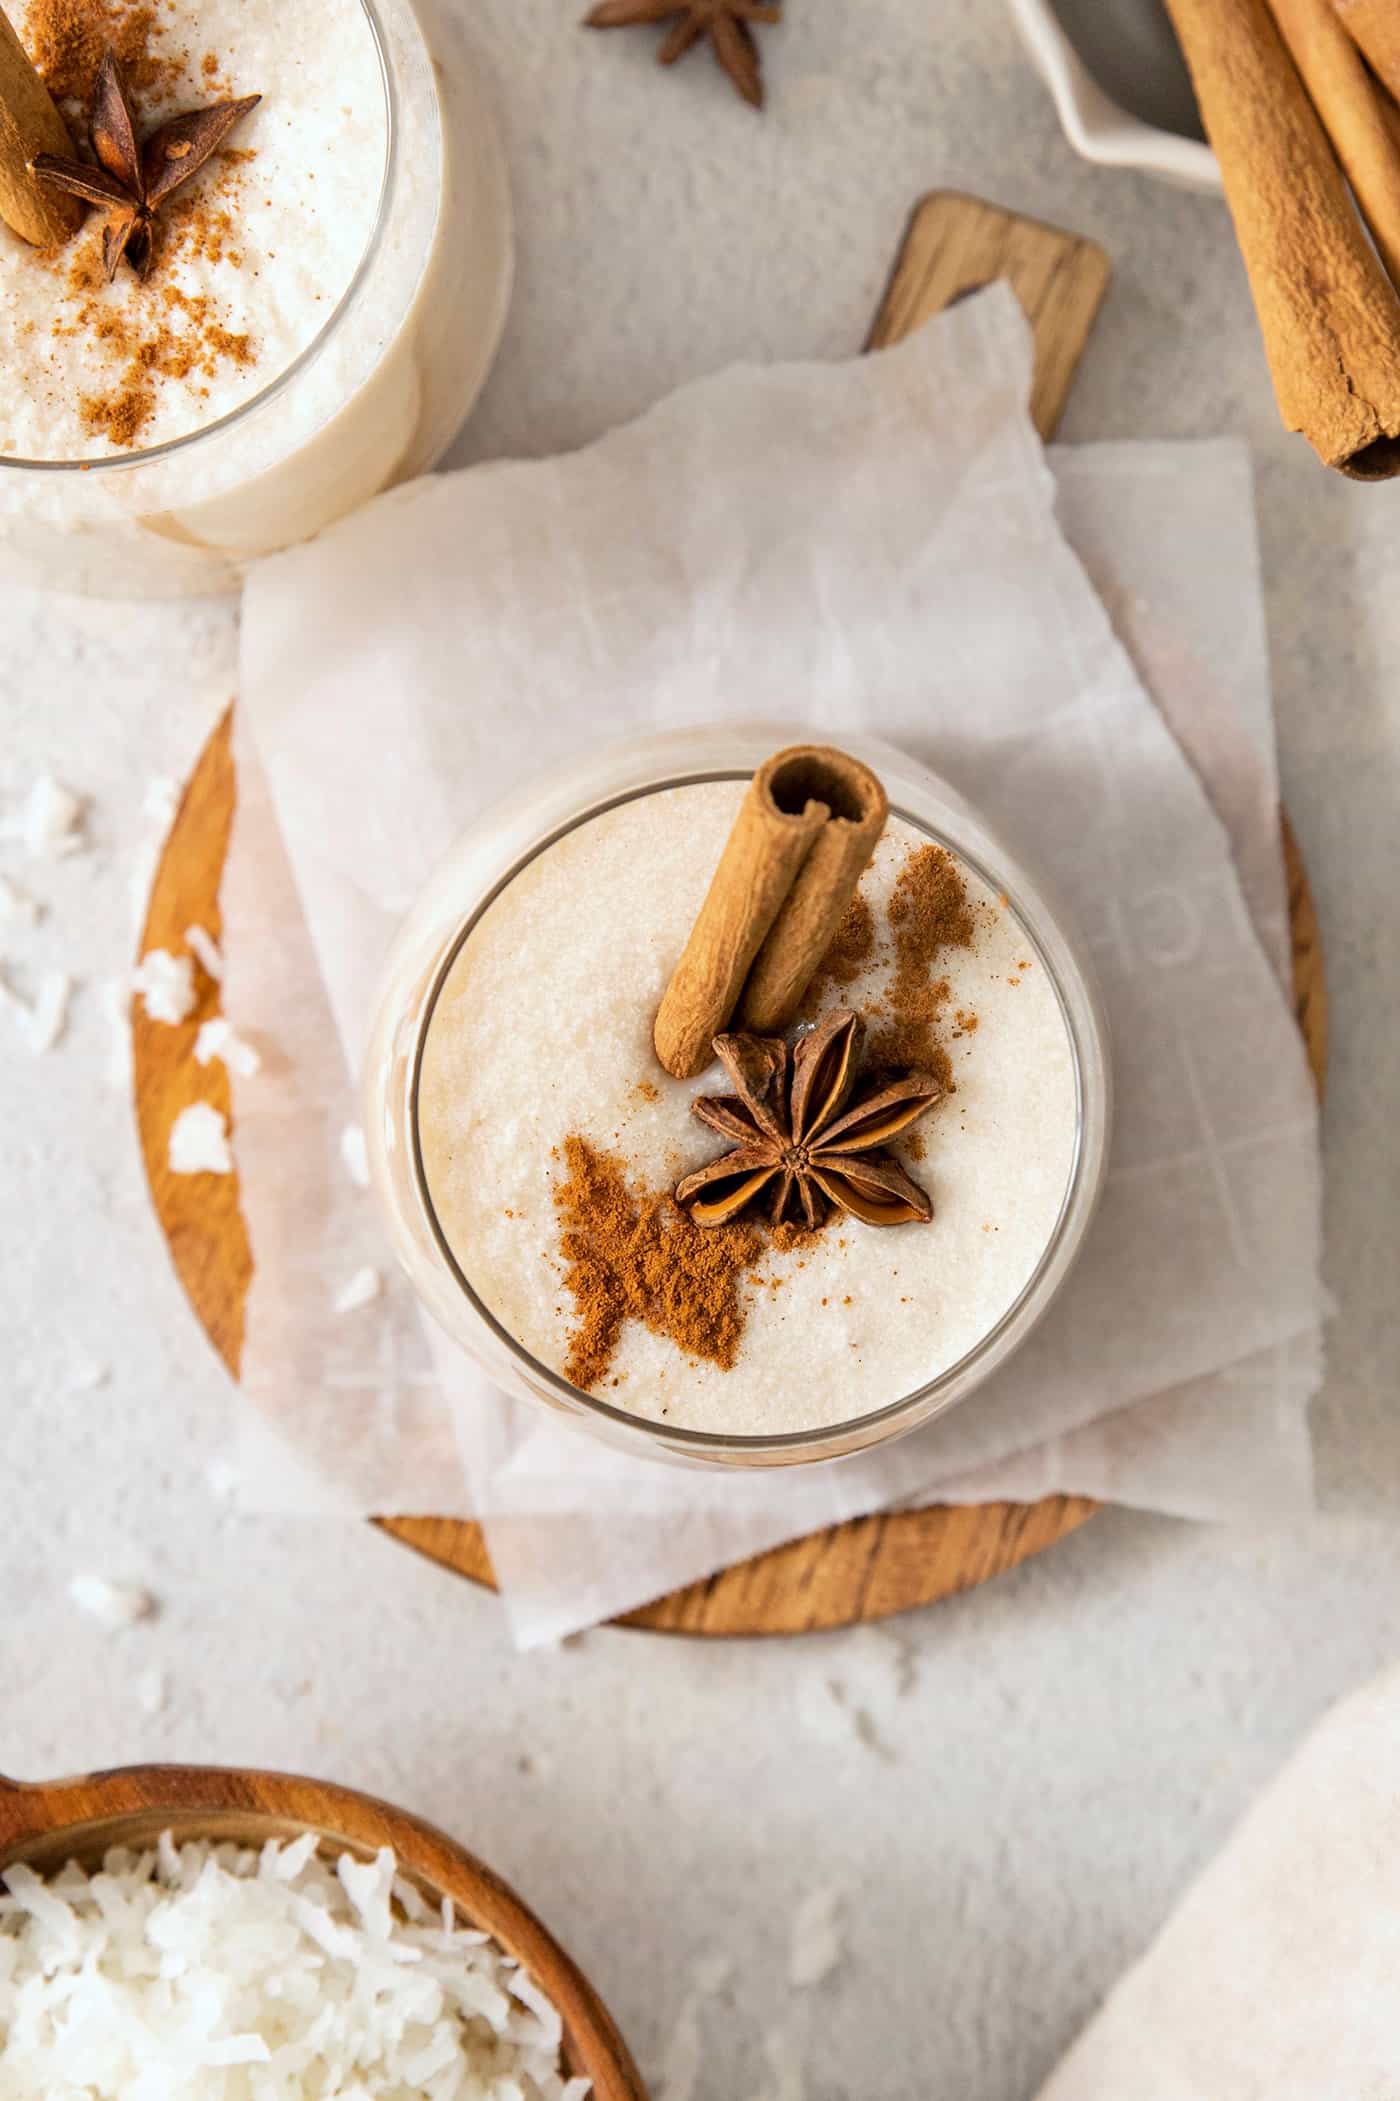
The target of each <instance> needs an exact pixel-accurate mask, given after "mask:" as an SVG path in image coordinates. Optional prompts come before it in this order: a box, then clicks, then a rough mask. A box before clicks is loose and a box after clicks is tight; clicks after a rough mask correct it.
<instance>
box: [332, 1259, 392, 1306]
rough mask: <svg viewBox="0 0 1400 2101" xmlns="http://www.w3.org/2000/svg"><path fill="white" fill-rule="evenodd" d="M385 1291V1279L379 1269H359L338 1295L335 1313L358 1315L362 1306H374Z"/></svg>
mask: <svg viewBox="0 0 1400 2101" xmlns="http://www.w3.org/2000/svg"><path fill="white" fill-rule="evenodd" d="M383 1289H384V1279H383V1277H381V1276H380V1274H379V1271H378V1270H377V1269H357V1270H356V1271H355V1274H354V1276H353V1277H351V1279H350V1281H349V1283H348V1284H344V1285H342V1287H341V1289H340V1290H339V1291H338V1292H337V1293H336V1296H335V1311H336V1312H337V1313H358V1312H359V1310H360V1308H361V1306H370V1305H373V1303H374V1301H375V1300H376V1299H377V1298H378V1296H379V1294H380V1292H381V1291H382V1290H383Z"/></svg>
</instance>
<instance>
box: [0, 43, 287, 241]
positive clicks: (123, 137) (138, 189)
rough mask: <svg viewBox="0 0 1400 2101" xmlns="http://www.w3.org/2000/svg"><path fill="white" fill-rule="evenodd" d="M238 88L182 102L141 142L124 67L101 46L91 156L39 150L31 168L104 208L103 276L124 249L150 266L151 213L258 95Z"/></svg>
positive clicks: (203, 159) (57, 186)
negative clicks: (187, 104) (200, 103)
mask: <svg viewBox="0 0 1400 2101" xmlns="http://www.w3.org/2000/svg"><path fill="white" fill-rule="evenodd" d="M261 100H262V97H261V95H245V96H243V98H242V100H241V101H238V102H213V103H211V104H210V105H209V107H208V108H207V109H191V110H186V111H185V113H184V115H183V116H179V117H172V118H171V119H170V121H169V122H168V123H166V124H162V125H161V126H160V128H159V130H157V131H153V132H152V133H151V136H150V137H149V138H148V139H147V140H146V141H145V143H144V144H143V143H142V142H141V140H140V138H139V137H138V135H137V126H136V111H135V109H134V107H133V106H132V101H131V91H130V89H129V87H128V86H127V81H126V75H125V74H124V73H123V71H122V67H121V61H120V59H119V58H118V57H117V54H116V53H115V51H111V50H109V51H108V52H107V54H106V56H105V57H104V58H103V61H102V71H101V72H100V73H99V75H98V77H97V92H96V95H95V96H94V98H93V105H92V118H91V123H90V128H89V140H90V143H91V145H92V150H93V154H94V155H95V159H96V164H95V165H94V164H93V163H92V162H89V161H79V160H67V159H65V158H64V157H63V156H62V155H61V154H55V153H41V154H39V155H38V156H37V157H36V159H35V161H34V173H35V174H36V175H37V176H38V177H39V179H40V181H41V182H47V183H52V185H53V186H54V188H55V189H59V190H66V191H67V193H68V195H69V196H70V197H80V198H81V199H82V201H83V202H84V204H95V205H96V206H97V207H98V209H99V210H100V211H105V212H106V214H107V224H106V226H105V228H104V229H103V234H102V261H103V265H104V267H105V269H106V272H107V277H108V281H109V282H110V281H111V279H112V278H114V277H115V276H116V274H117V271H118V269H119V268H120V266H121V260H122V257H123V256H125V257H126V259H127V261H128V262H129V263H130V265H131V267H132V269H133V270H134V271H135V272H136V274H137V276H138V277H145V276H146V274H147V273H148V271H149V270H150V267H151V255H152V246H153V244H152V229H153V227H154V225H155V217H156V213H157V212H158V211H159V209H160V207H161V206H162V205H163V204H164V203H165V201H166V199H167V198H168V197H170V196H172V195H173V194H174V192H175V191H176V190H178V189H179V188H180V186H181V184H182V183H186V182H188V181H189V179H190V177H191V176H192V175H197V174H198V173H199V170H200V169H201V168H202V167H203V166H204V164H205V162H206V161H207V160H208V159H209V157H210V155H211V154H213V153H215V152H217V150H218V148H219V147H220V146H221V145H222V144H223V142H224V140H225V139H226V138H227V137H228V135H229V133H230V132H231V131H232V130H233V127H234V125H235V124H238V123H241V122H242V120H243V118H244V117H246V116H247V114H248V112H249V110H251V109H255V108H256V107H257V105H258V103H259V102H261Z"/></svg>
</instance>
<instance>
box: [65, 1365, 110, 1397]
mask: <svg viewBox="0 0 1400 2101" xmlns="http://www.w3.org/2000/svg"><path fill="white" fill-rule="evenodd" d="M109 1376H110V1374H109V1372H108V1368H107V1366H106V1365H105V1364H103V1363H102V1362H101V1360H100V1359H99V1358H96V1357H80V1358H79V1359H78V1361H77V1363H76V1364H75V1365H74V1366H73V1369H72V1370H71V1371H70V1372H69V1374H68V1391H69V1392H70V1393H96V1391H97V1389H98V1387H99V1386H105V1385H106V1383H107V1380H108V1377H109Z"/></svg>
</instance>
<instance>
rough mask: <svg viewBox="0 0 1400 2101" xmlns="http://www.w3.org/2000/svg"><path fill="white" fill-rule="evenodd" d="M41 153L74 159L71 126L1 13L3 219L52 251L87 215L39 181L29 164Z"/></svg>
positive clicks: (0, 193)
mask: <svg viewBox="0 0 1400 2101" xmlns="http://www.w3.org/2000/svg"><path fill="white" fill-rule="evenodd" d="M39 153H57V154H61V155H62V156H63V157H64V158H65V159H68V160H72V159H74V158H75V155H74V152H73V141H72V139H71V138H70V137H69V136H68V126H67V125H66V124H65V123H64V121H63V119H62V117H61V116H60V115H59V113H58V110H57V107H56V106H55V103H54V99H53V97H52V95H50V93H49V91H48V89H47V88H46V87H45V86H44V83H43V81H42V80H41V79H40V77H39V75H38V73H37V72H36V71H35V70H34V67H33V65H32V64H31V62H30V59H29V54H28V52H27V51H26V50H25V48H24V46H23V44H22V43H21V42H20V40H19V38H18V36H17V35H16V34H15V29H14V25H13V23H12V22H11V21H10V18H9V16H8V15H7V14H6V13H5V10H4V8H3V7H0V219H3V220H4V221H5V224H6V225H7V226H9V227H12V228H13V229H14V231H15V232H16V233H17V234H18V235H19V236H20V238H21V240H25V241H28V242H30V243H31V245H32V246H34V247H36V248H48V247H51V246H54V245H56V244H57V243H58V242H60V241H66V240H69V239H70V238H71V237H72V235H73V234H75V233H76V232H77V230H78V227H79V225H80V224H81V222H82V216H83V211H82V206H81V205H80V204H79V203H78V202H77V200H76V198H73V197H65V196H64V195H63V194H62V193H61V192H60V191H57V190H51V189H50V188H49V187H48V186H47V184H45V183H42V182H40V181H38V180H37V178H36V177H35V174H34V171H33V169H32V168H31V166H30V162H31V161H32V160H33V159H34V157H35V155H36V154H39Z"/></svg>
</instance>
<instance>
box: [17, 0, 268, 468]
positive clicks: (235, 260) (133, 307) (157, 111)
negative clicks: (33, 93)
mask: <svg viewBox="0 0 1400 2101" xmlns="http://www.w3.org/2000/svg"><path fill="white" fill-rule="evenodd" d="M165 16H166V11H165V10H163V9H162V8H160V7H159V6H157V5H153V4H147V0H29V6H28V10H27V12H26V15H25V20H24V33H25V41H26V44H27V46H28V49H29V50H30V52H31V54H32V56H33V58H34V60H35V63H36V65H37V66H38V69H39V71H40V72H41V73H42V74H43V76H44V78H45V79H46V80H47V82H48V85H49V87H50V89H51V90H52V92H53V93H54V95H55V97H56V98H57V100H58V101H59V102H60V103H61V104H62V105H63V106H64V109H65V113H66V114H67V115H68V117H69V120H70V124H71V126H72V128H73V131H74V136H75V137H77V136H79V135H85V134H86V129H87V123H88V112H89V109H90V105H91V101H92V97H93V94H94V91H95V89H96V84H97V75H98V71H99V69H100V67H101V64H102V58H103V54H104V52H105V51H106V50H107V48H108V47H109V46H110V47H111V48H112V49H113V50H114V51H115V52H116V54H117V56H118V58H119V59H120V60H121V62H122V65H123V67H124V69H125V71H126V74H127V77H128V79H129V80H130V81H131V83H132V84H133V86H134V87H135V88H136V90H137V92H138V94H141V95H142V96H143V104H144V106H143V116H146V117H149V118H150V119H152V120H154V119H155V118H156V117H157V116H159V115H161V114H163V113H164V109H163V105H164V104H167V103H168V101H169V100H172V99H173V97H174V94H175V91H176V90H177V89H178V88H179V86H180V83H181V82H182V81H183V80H184V79H185V77H186V67H187V64H188V63H192V62H193V61H192V58H191V54H190V53H189V52H187V51H184V50H182V49H180V48H179V47H178V46H177V45H175V44H174V43H173V42H171V41H170V38H171V35H172V24H171V23H170V22H169V21H167V20H166V18H165ZM211 60H212V61H213V62H214V64H213V70H214V72H217V71H218V59H217V54H215V53H212V52H211V53H208V54H206V55H205V58H204V61H203V70H204V73H205V76H206V78H211V77H212V75H211V67H210V61H211ZM255 158H256V155H255V154H254V153H253V152H252V151H251V150H250V149H238V148H225V149H224V150H223V151H222V152H221V153H219V154H218V155H216V156H215V158H214V160H213V161H212V162H211V164H210V168H209V170H208V171H207V172H206V174H205V175H204V177H203V179H202V180H201V181H200V182H199V183H198V184H192V185H191V186H190V189H189V191H188V192H186V193H183V194H180V195H177V196H176V197H173V198H172V199H171V200H170V202H169V203H168V204H167V205H166V206H165V207H164V209H163V210H162V212H161V214H160V219H159V222H158V225H157V230H156V241H157V250H156V272H155V275H154V277H153V278H152V280H151V282H150V283H149V284H146V285H137V284H136V283H135V281H134V280H131V279H129V278H128V276H127V275H126V274H125V273H124V274H123V275H122V276H121V278H120V279H119V281H118V283H117V284H116V285H115V286H113V285H109V284H108V283H107V279H106V273H105V271H104V269H103V267H102V262H101V253H102V223H103V222H102V214H101V213H100V212H94V213H92V214H91V215H90V218H89V220H88V223H87V224H86V226H84V227H83V228H82V229H81V231H80V233H79V234H78V236H77V237H76V239H75V240H74V241H73V242H71V243H70V244H68V245H67V246H65V247H64V248H63V249H61V250H58V251H56V252H55V253H54V254H52V255H49V256H46V257H45V258H44V259H43V260H45V261H46V262H47V264H48V266H49V267H50V269H52V270H53V272H54V273H55V275H56V276H57V277H58V278H59V280H60V284H61V291H60V293H59V296H58V298H57V300H56V302H55V313H54V318H53V321H52V324H51V326H52V334H53V335H54V337H55V338H62V337H65V336H68V337H71V336H80V337H83V338H85V339H86V340H87V341H88V342H90V343H92V344H94V345H99V346H100V347H101V351H102V355H103V362H104V364H105V365H106V367H107V368H108V371H109V372H110V378H109V377H108V376H107V373H106V372H104V373H103V375H102V377H101V381H100V383H99V385H97V386H95V387H94V388H93V389H92V390H91V391H90V392H88V393H85V394H83V395H82V396H81V397H80V398H79V399H78V402H77V410H78V414H79V416H80V417H81V419H82V423H83V428H84V429H85V430H87V431H88V432H89V433H90V434H91V435H92V436H94V437H100V438H105V439H106V441H107V442H108V443H109V444H110V445H112V446H114V447H117V448H118V449H120V450H124V451H129V450H131V449H133V448H134V447H136V446H138V445H139V444H140V443H141V442H142V440H143V438H144V437H145V433H146V429H147V426H148V425H149V424H150V422H151V421H152V419H153V417H154V416H155V414H156V410H157V407H158V405H159V398H160V396H159V384H160V382H161V381H178V382H183V383H184V384H185V385H186V386H188V388H189V389H190V392H191V395H192V397H193V398H194V399H195V400H198V399H199V398H201V397H202V396H203V395H207V392H208V388H207V385H206V382H207V381H208V380H210V379H212V378H213V377H214V376H215V375H216V373H217V372H218V371H219V370H220V368H222V367H225V366H228V365H233V366H236V367H238V368H240V369H243V370H246V369H248V368H249V367H251V366H253V365H254V364H255V363H256V360H257V349H256V345H255V342H254V340H253V338H252V337H251V336H250V335H248V334H246V333H244V332H241V331H239V330H235V329H232V328H230V327H229V326H228V325H227V318H228V317H227V315H226V313H224V312H223V311H221V310H220V307H219V304H218V302H217V301H216V300H215V299H213V298H211V297H210V296H208V295H207V294H204V293H201V294H198V295H194V294H187V293H184V292H181V291H180V290H178V289H177V288H176V287H175V286H174V285H173V284H172V283H171V282H170V273H171V272H172V270H174V269H175V268H177V267H178V266H179V265H180V264H181V263H188V264H192V265H195V266H198V265H200V264H203V263H209V264H224V265H227V266H229V267H232V268H234V269H238V268H241V267H242V266H243V256H242V253H241V251H240V248H239V245H238V228H239V225H240V223H241V222H242V218H243V214H242V213H241V212H240V211H239V210H238V209H237V207H238V206H239V204H240V202H241V197H242V193H243V192H244V191H245V188H246V184H247V181H248V174H247V169H248V165H249V163H250V162H252V161H253V160H254V159H255Z"/></svg>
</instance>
